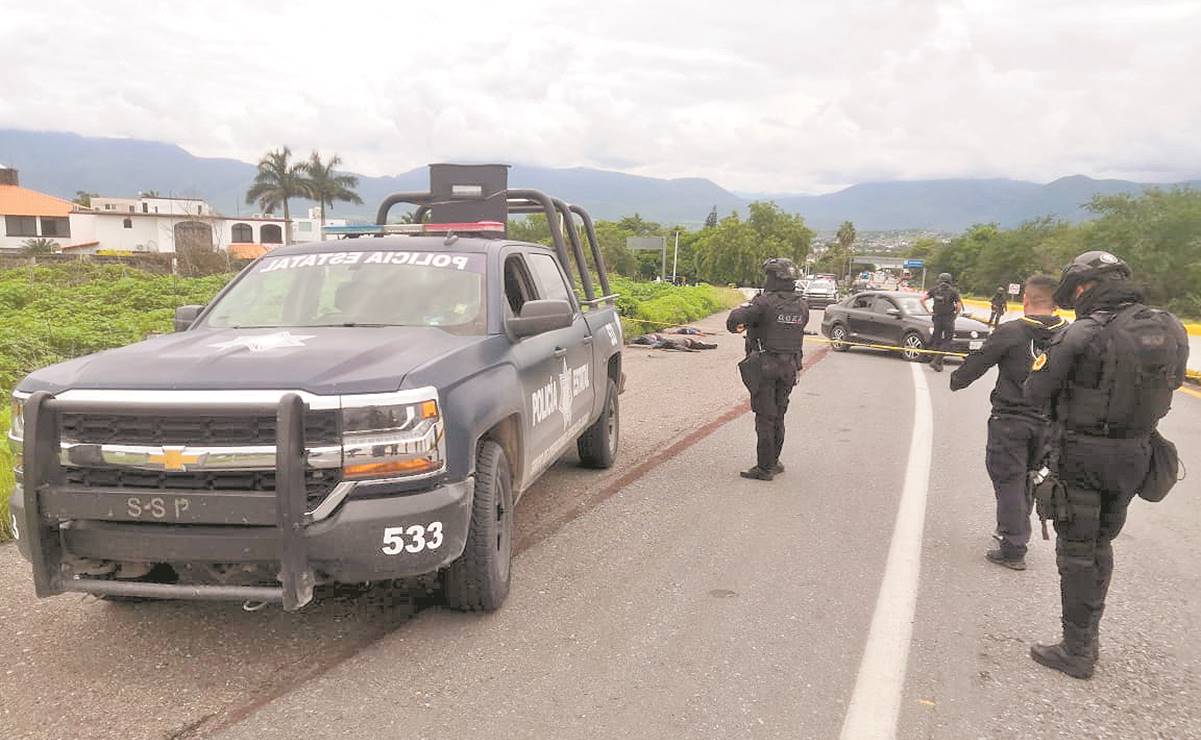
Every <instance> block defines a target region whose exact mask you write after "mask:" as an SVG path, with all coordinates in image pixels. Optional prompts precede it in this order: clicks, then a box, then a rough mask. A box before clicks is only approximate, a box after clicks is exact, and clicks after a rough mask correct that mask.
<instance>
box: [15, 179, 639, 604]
mask: <svg viewBox="0 0 1201 740" xmlns="http://www.w3.org/2000/svg"><path fill="white" fill-rule="evenodd" d="M430 173H431V188H430V192H428V193H397V194H394V195H391V196H389V197H388V198H387V199H385V201H384V203H383V204H382V205H381V207H380V209H379V212H378V214H377V219H376V225H375V226H367V227H340V228H335V229H331V231H332V232H335V233H338V235H339V236H342V237H343V238H338V239H334V240H330V241H321V242H314V243H309V244H298V245H294V246H286V247H280V248H277V249H274V250H272V251H270V252H268V253H267V254H266V255H264V256H263V257H261V258H259V259H258V260H257V261H255V262H253V263H252V264H250V265H249V266H247V267H246V268H245V269H244V270H242V272H241V273H240V274H239V275H238V276H237V277H236V278H234V280H232V281H231V282H230V283H229V285H227V286H226V287H225V288H224V289H223V290H222V291H221V292H220V293H219V294H218V295H217V296H216V297H215V298H214V299H213V301H212V302H211V303H209V304H208V305H207V306H185V307H182V308H180V309H178V310H177V311H176V316H175V325H176V333H173V334H168V335H164V336H159V337H154V338H151V339H148V340H146V341H143V342H140V343H138V344H134V345H130V346H127V347H123V348H120V349H114V350H110V351H107V352H101V353H98V354H94V355H90V356H87V357H81V358H78V359H75V360H70V361H68V362H63V363H61V364H58V365H54V366H51V367H47V368H44V369H42V370H38V371H37V372H34V373H33V374H31V375H30V376H28V377H27V378H25V379H24V380H23V381H22V382H21V383H20V384H19V386H18V388H17V391H16V393H15V394H14V404H13V411H14V416H13V425H12V429H11V431H10V433H9V441H10V443H11V444H12V446H13V449H14V452H16V454H17V459H18V460H19V461H20V467H19V469H18V471H17V484H16V487H15V490H14V491H13V493H12V498H11V511H12V515H13V521H12V524H13V526H14V530H15V531H16V533H17V536H18V544H19V548H20V551H21V554H22V555H23V556H24V557H26V558H27V559H29V560H30V561H31V564H32V570H33V581H34V587H35V590H36V593H37V595H38V596H50V595H53V594H59V593H63V592H83V593H91V594H97V595H101V596H104V597H107V598H115V599H134V600H136V599H140V598H167V599H173V598H182V599H218V600H225V599H229V600H239V601H246V602H256V603H257V602H273V603H279V604H281V605H282V606H283V608H284V609H288V610H295V609H299V608H300V607H302V606H304V605H305V604H306V603H308V602H309V601H311V600H312V598H313V591H314V586H316V585H318V584H323V583H336V582H342V583H347V582H354V583H360V582H370V581H381V580H392V579H406V578H410V577H418V578H419V579H421V580H425V581H426V583H427V585H434V586H437V587H439V588H440V589H441V590H442V592H443V594H444V596H445V599H446V601H447V603H448V604H449V605H450V606H452V607H455V608H459V609H464V610H485V611H490V610H494V609H496V608H498V607H499V606H500V605H501V603H502V602H503V601H504V599H505V596H506V594H507V593H508V590H509V582H510V560H511V556H512V543H513V527H514V522H513V516H514V505H515V503H516V501H517V499H518V497H519V496H520V495H521V493H522V492H523V491H525V490H526V489H527V488H528V487H529V486H530V485H531V484H532V483H533V482H534V481H535V480H537V478H538V477H539V476H540V475H541V474H542V473H543V472H545V471H546V469H547V468H548V467H550V466H551V464H553V463H554V462H555V461H556V460H557V459H558V458H559V457H560V456H562V455H563V454H564V452H566V451H567V450H568V448H569V447H571V446H573V445H574V446H575V447H576V448H577V449H578V452H579V457H580V461H581V462H582V464H583V465H585V466H589V467H595V468H607V467H609V466H610V465H612V464H613V461H614V458H615V456H616V455H617V449H618V431H619V415H618V393H619V391H620V389H621V385H622V367H621V349H622V335H621V325H620V323H619V320H618V317H617V314H616V311H615V308H614V302H613V299H614V298H615V296H613V295H611V294H610V292H609V286H608V278H607V276H606V273H605V266H604V261H603V259H602V258H601V253H600V250H599V248H598V246H597V243H596V239H595V232H594V230H593V227H592V222H591V219H590V218H589V217H588V214H587V213H586V212H585V211H584V210H583V209H581V208H579V207H578V206H571V205H568V204H566V203H564V202H562V201H561V200H558V199H555V198H552V197H549V196H547V195H545V194H543V193H541V192H539V191H535V190H516V189H510V188H508V186H507V169H506V168H505V167H504V166H502V165H481V166H465V165H431V168H430ZM397 203H409V204H412V205H414V206H416V210H415V216H416V218H415V221H416V223H414V224H411V225H390V224H388V211H389V209H390V208H391V207H392V206H393V205H395V204H397ZM511 213H539V214H543V215H545V216H546V218H547V222H548V223H549V224H551V235H552V241H553V245H552V246H551V247H544V246H540V245H536V244H527V243H521V242H514V241H511V240H508V239H506V238H505V223H506V219H507V217H508V215H509V214H511ZM577 223H578V224H579V225H580V226H581V227H582V231H583V234H582V235H581V234H580V233H579V232H578V231H577ZM339 232H341V233H339ZM585 242H586V244H585ZM586 249H587V252H588V253H589V254H586V251H585V250H586ZM573 263H574V264H573ZM573 268H574V270H573ZM594 280H596V281H597V282H599V283H600V293H601V295H600V296H599V297H598V296H597V295H596V288H595V287H594ZM577 281H578V284H579V289H580V291H581V292H582V294H583V298H580V297H578V296H577V293H576V289H575V285H576V282H577Z"/></svg>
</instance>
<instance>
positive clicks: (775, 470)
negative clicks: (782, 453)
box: [770, 460, 784, 475]
mask: <svg viewBox="0 0 1201 740" xmlns="http://www.w3.org/2000/svg"><path fill="white" fill-rule="evenodd" d="M770 470H771V474H772V475H779V474H780V473H783V472H784V463H782V462H780V461H779V460H776V464H775V465H772V466H771V468H770Z"/></svg>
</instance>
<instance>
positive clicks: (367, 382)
mask: <svg viewBox="0 0 1201 740" xmlns="http://www.w3.org/2000/svg"><path fill="white" fill-rule="evenodd" d="M485 339H486V337H478V336H456V335H454V334H449V333H447V332H445V331H442V330H441V329H436V328H432V327H411V326H395V327H297V328H290V329H193V330H189V331H185V332H179V333H177V334H167V335H163V336H159V337H154V338H152V339H148V340H146V341H143V342H138V343H137V344H131V345H128V346H126V347H121V348H118V349H112V350H108V351H105V352H99V353H96V354H93V355H88V356H86V357H80V358H77V359H74V360H68V361H67V362H62V363H59V364H57V365H51V366H50V367H46V368H43V369H41V370H38V371H36V372H34V373H33V374H31V375H30V376H29V377H27V378H26V379H25V380H24V381H22V383H21V384H20V386H19V387H18V390H21V391H28V392H32V391H39V390H45V391H49V392H51V393H56V392H59V391H63V390H67V389H72V388H90V389H100V388H103V389H109V388H116V389H145V390H228V389H264V388H269V389H286V390H304V391H308V392H310V393H316V394H319V395H335V394H344V393H386V392H390V391H395V390H398V389H399V388H401V386H402V384H403V382H404V377H405V375H407V374H408V373H409V372H411V371H412V370H414V369H417V368H419V367H422V366H425V365H427V364H430V363H432V362H435V361H438V360H439V359H442V358H446V357H447V356H448V355H451V354H453V353H455V352H457V351H460V350H463V349H466V348H468V347H471V346H474V345H476V344H478V343H480V342H482V341H484V340H485Z"/></svg>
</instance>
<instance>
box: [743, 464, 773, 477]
mask: <svg viewBox="0 0 1201 740" xmlns="http://www.w3.org/2000/svg"><path fill="white" fill-rule="evenodd" d="M739 475H741V476H742V477H743V478H750V479H751V480H771V479H772V478H773V477H774V476H773V475H772V472H771V471H770V470H764V469H763V468H761V467H759V466H758V465H756V466H755V467H753V468H751V469H750V470H744V471H742V472H741V473H739Z"/></svg>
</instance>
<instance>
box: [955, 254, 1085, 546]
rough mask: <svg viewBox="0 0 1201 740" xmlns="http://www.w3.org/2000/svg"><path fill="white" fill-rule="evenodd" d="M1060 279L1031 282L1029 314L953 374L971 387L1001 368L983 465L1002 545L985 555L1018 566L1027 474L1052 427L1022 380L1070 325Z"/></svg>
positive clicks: (1026, 296)
mask: <svg viewBox="0 0 1201 740" xmlns="http://www.w3.org/2000/svg"><path fill="white" fill-rule="evenodd" d="M1055 283H1056V280H1055V278H1053V277H1050V276H1048V275H1035V276H1034V277H1031V278H1030V279H1029V280H1027V281H1026V287H1025V290H1024V291H1023V295H1022V310H1023V311H1024V312H1025V315H1024V316H1023V317H1022V318H1021V319H1018V320H1017V321H1009V322H1007V323H1005V324H1004V325H1002V326H1000V327H998V328H997V330H996V331H995V332H993V333H992V335H991V336H990V337H989V338H988V340H987V341H986V342H984V346H983V347H982V348H981V349H980V350H979V351H978V352H973V353H971V354H970V355H968V356H967V359H966V360H964V362H963V364H962V365H961V366H959V368H958V369H957V370H955V372H953V373H951V390H953V391H957V390H961V389H963V388H967V387H968V386H969V385H971V384H972V383H973V382H975V381H976V380H978V379H979V378H980V377H981V376H982V375H984V373H986V372H988V369H989V368H991V367H993V366H994V365H995V366H996V367H997V370H998V373H997V384H996V387H995V388H993V392H992V414H991V415H989V417H988V446H987V447H986V448H985V453H984V466H985V468H987V470H988V475H989V477H990V478H992V483H993V491H994V493H995V494H996V498H997V530H996V537H997V539H998V540H999V541H1000V545H999V547H997V548H996V549H994V550H989V551H988V552H986V553H985V554H984V556H985V557H986V558H988V560H989V561H991V562H993V563H996V564H998V565H1003V566H1005V567H1007V568H1012V569H1013V570H1025V569H1026V543H1028V542H1029V541H1030V507H1031V505H1032V503H1033V502H1032V501H1031V500H1029V499H1028V498H1027V495H1026V481H1027V474H1028V472H1029V471H1031V470H1033V469H1034V468H1035V466H1036V465H1037V464H1038V463H1040V462H1041V454H1042V451H1043V441H1044V439H1045V437H1046V431H1047V414H1046V410H1045V408H1044V407H1043V406H1042V405H1033V404H1031V403H1028V402H1027V401H1026V399H1025V397H1024V396H1023V395H1022V384H1023V383H1025V382H1026V376H1028V375H1029V374H1030V366H1031V363H1033V362H1034V360H1035V358H1037V357H1038V356H1039V355H1040V354H1042V352H1043V351H1044V350H1045V349H1046V348H1047V345H1048V344H1049V343H1050V341H1051V338H1052V337H1054V336H1055V335H1056V334H1058V333H1059V332H1061V331H1063V330H1064V329H1065V328H1066V327H1067V325H1068V322H1067V321H1065V320H1064V319H1062V318H1060V317H1058V316H1055V315H1054V312H1055V300H1054V298H1053V297H1052V296H1053V294H1054V293H1055Z"/></svg>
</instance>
